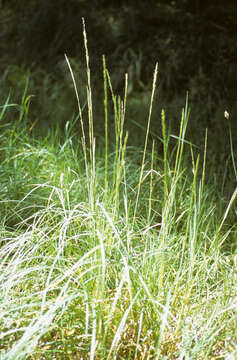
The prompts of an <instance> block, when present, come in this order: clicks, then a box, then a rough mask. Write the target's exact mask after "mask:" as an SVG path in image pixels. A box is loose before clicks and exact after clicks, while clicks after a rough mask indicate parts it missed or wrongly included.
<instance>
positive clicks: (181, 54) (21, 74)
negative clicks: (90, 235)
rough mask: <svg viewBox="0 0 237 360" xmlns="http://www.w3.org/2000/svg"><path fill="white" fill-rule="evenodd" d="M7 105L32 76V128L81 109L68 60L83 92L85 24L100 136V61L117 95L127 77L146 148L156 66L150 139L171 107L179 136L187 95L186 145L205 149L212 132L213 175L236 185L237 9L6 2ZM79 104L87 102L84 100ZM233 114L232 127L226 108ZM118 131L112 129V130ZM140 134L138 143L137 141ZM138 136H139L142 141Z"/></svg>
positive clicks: (132, 119)
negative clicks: (233, 162)
mask: <svg viewBox="0 0 237 360" xmlns="http://www.w3.org/2000/svg"><path fill="white" fill-rule="evenodd" d="M0 4H1V5H0V9H1V10H0V28H1V31H0V40H1V42H0V44H1V45H0V52H1V59H0V70H1V74H2V76H1V84H0V85H1V90H0V95H1V102H2V103H3V102H4V101H5V99H6V95H7V93H6V89H8V91H9V90H10V89H11V94H12V95H11V97H12V98H13V99H14V101H16V99H15V98H17V97H18V98H19V99H20V98H21V95H22V94H21V92H22V89H23V87H24V84H23V83H24V80H25V76H26V75H25V74H27V73H30V85H29V91H31V92H32V93H34V94H35V95H36V97H35V99H34V100H33V102H32V111H31V112H30V113H31V121H32V122H33V121H35V119H36V118H37V119H38V120H37V127H38V129H39V128H41V127H42V128H44V129H45V128H47V127H48V128H49V127H51V128H53V127H54V125H55V123H60V124H62V127H63V125H64V124H65V123H66V121H67V120H68V119H69V117H70V116H72V115H70V113H71V114H72V113H73V112H76V101H75V98H74V94H73V95H72V93H73V88H72V85H71V80H70V76H68V75H67V74H68V73H69V72H68V69H67V67H66V66H65V60H64V53H66V54H67V55H68V57H69V58H70V59H71V61H72V67H73V68H74V70H75V72H76V73H77V76H78V82H79V85H78V86H79V89H80V87H81V88H83V87H84V85H85V83H86V74H85V56H84V46H83V35H82V21H81V19H82V17H84V18H85V21H86V28H87V36H88V47H89V54H90V66H91V71H92V82H93V89H94V99H95V100H94V106H95V109H96V111H95V113H96V114H97V121H96V129H95V130H96V134H97V136H100V135H101V137H103V136H102V135H103V121H104V120H103V72H102V54H105V55H106V60H107V66H108V68H109V71H110V73H111V79H112V83H113V86H114V90H115V92H117V93H119V94H122V91H123V84H124V73H125V72H128V75H129V84H130V85H129V102H128V120H127V127H128V129H129V130H130V137H129V139H130V140H129V141H130V143H131V144H135V145H139V141H141V143H142V142H143V137H144V136H143V135H144V133H145V130H144V129H145V126H146V121H147V113H148V107H149V96H150V92H151V84H152V76H153V71H154V67H155V63H156V62H157V61H158V63H159V81H158V95H157V98H156V99H155V104H154V115H153V118H154V119H153V120H152V121H153V125H152V133H153V135H154V137H156V136H157V137H159V136H161V131H160V125H159V124H160V110H161V108H165V110H166V115H167V122H168V125H169V129H170V132H171V133H175V134H177V132H178V127H179V122H180V113H181V108H182V107H183V106H184V103H185V97H186V92H187V91H188V92H189V105H190V108H191V118H190V124H189V130H188V135H187V136H188V138H189V140H191V141H192V142H194V144H196V145H197V146H199V147H200V149H201V150H200V151H201V152H202V148H203V143H204V136H205V129H206V128H208V159H209V164H210V166H209V168H211V169H212V171H213V169H216V170H215V171H216V174H217V176H223V171H224V170H223V169H224V168H225V167H226V165H227V167H228V171H227V173H226V171H225V176H226V177H227V178H228V179H229V181H231V182H232V181H233V183H234V181H235V174H234V172H233V166H232V165H231V158H230V144H229V125H230V124H231V128H232V135H233V144H234V151H235V152H236V145H237V144H236V138H237V125H236V124H237V121H236V110H237V106H236V99H237V66H236V62H237V3H236V1H228V2H223V1H216V0H215V1H214V0H213V1H212V0H211V1H200V0H179V1H167V0H166V1H165V0H163V1H162V0H156V1H155V0H151V1H141V0H136V1H101V0H100V1H96V0H90V1H86V0H85V1H84V0H67V1H66V0H50V1H49V0H41V1H34V0H27V1H25V0H21V1H18V0H7V1H3V0H2V1H1V2H0ZM82 98H83V95H82ZM225 110H227V111H228V112H229V113H230V120H229V122H228V121H227V120H226V119H225V118H224V111H225ZM111 127H112V124H111ZM134 131H136V136H134V134H135V132H134ZM139 131H141V134H140V135H139Z"/></svg>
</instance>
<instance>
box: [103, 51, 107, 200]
mask: <svg viewBox="0 0 237 360" xmlns="http://www.w3.org/2000/svg"><path fill="white" fill-rule="evenodd" d="M106 72H107V69H106V62H105V56H104V55H103V75H104V114H105V202H107V196H108V94H107V92H108V91H107V74H106Z"/></svg>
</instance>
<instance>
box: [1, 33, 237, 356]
mask: <svg viewBox="0 0 237 360" xmlns="http://www.w3.org/2000/svg"><path fill="white" fill-rule="evenodd" d="M84 40H85V48H86V62H87V79H88V83H87V107H86V109H87V114H86V111H85V109H84V108H83V110H82V105H83V104H82V105H81V104H80V98H79V95H80V94H78V91H77V86H76V81H75V78H74V73H73V71H72V68H71V65H70V61H69V60H68V58H67V57H66V62H67V64H68V66H69V72H70V73H71V76H72V83H73V84H74V88H75V93H76V98H77V102H78V117H77V118H76V120H75V121H67V122H66V126H65V129H64V136H62V135H61V134H60V131H59V130H58V131H55V132H54V133H51V134H48V135H47V136H44V137H41V138H40V137H34V136H32V134H33V130H32V128H30V126H29V123H28V121H27V117H28V115H29V104H30V99H31V98H30V96H28V95H27V94H26V92H27V90H26V91H25V94H24V95H23V97H22V104H21V105H20V106H19V107H18V108H19V114H20V115H19V119H18V121H16V122H14V123H11V122H9V123H7V122H6V121H5V122H4V124H3V125H2V126H1V134H0V138H1V152H0V158H1V170H0V180H1V190H0V212H1V224H0V233H1V238H0V247H1V252H0V298H1V300H0V308H1V311H0V330H1V331H0V358H1V359H2V360H6V359H7V360H10V359H12V360H16V359H90V360H92V359H229V360H230V359H235V358H236V356H237V337H236V320H237V312H236V310H237V297H236V290H237V288H236V280H237V276H236V275H237V273H236V271H237V258H236V250H237V246H236V238H237V227H236V222H235V221H234V220H233V219H234V216H235V209H234V206H235V200H236V196H237V190H234V191H233V194H232V196H231V197H230V199H229V202H228V203H227V204H225V203H224V202H222V201H221V199H220V197H218V196H216V192H217V191H218V190H217V186H214V185H213V186H209V184H208V185H207V184H206V181H205V174H206V167H207V166H208V163H206V153H207V151H208V136H206V138H205V141H204V143H205V147H204V149H203V154H202V159H203V161H202V163H201V161H200V156H199V154H198V153H197V149H196V148H195V146H194V145H192V144H191V143H190V142H189V141H188V140H187V139H186V136H185V134H186V128H187V126H188V120H189V115H190V114H189V109H188V99H187V101H186V104H185V107H184V109H183V110H182V113H181V120H180V130H179V134H177V135H176V136H173V139H175V141H176V144H175V145H174V146H172V147H170V139H171V136H172V135H171V134H170V133H169V130H168V128H167V126H166V117H165V111H162V113H161V127H162V134H160V140H159V141H160V143H161V144H162V151H160V150H159V151H158V150H157V149H160V147H158V145H157V142H155V141H153V143H152V145H151V146H150V144H149V131H150V124H151V120H152V105H153V98H154V93H155V89H156V82H157V74H158V66H157V65H156V67H155V71H154V79H153V86H152V91H151V101H150V106H149V109H148V121H147V130H146V133H145V135H144V139H145V141H144V147H143V150H142V151H141V150H139V149H136V148H134V147H130V146H128V145H127V141H128V137H131V136H132V134H128V133H127V132H126V131H125V126H124V124H125V122H126V103H127V88H128V80H127V77H125V86H124V95H123V97H122V98H120V97H117V96H116V95H115V94H114V92H113V87H112V84H111V81H110V76H109V73H108V70H107V68H106V62H105V59H103V66H104V73H103V74H104V118H105V135H104V139H103V146H102V145H101V143H100V142H99V140H98V144H97V139H95V137H94V122H95V121H96V120H95V119H94V118H96V115H95V114H94V113H93V106H92V99H93V96H92V90H91V82H90V67H89V55H88V50H87V40H86V32H85V27H84ZM109 99H111V101H112V104H113V114H112V115H111V114H110V113H109V112H108V109H109V106H108V102H109V101H110V100H109ZM14 106H15V105H14V104H10V100H9V99H8V100H7V102H6V103H5V105H4V106H2V112H1V119H5V117H7V116H9V114H7V110H8V109H9V108H11V107H14ZM109 116H113V118H114V126H113V127H114V141H113V143H111V136H110V135H111V134H110V126H109V122H108V117H109ZM85 117H86V121H87V123H88V124H89V125H88V126H87V127H86V126H85ZM9 121H10V119H9ZM78 122H79V124H80V132H81V137H80V136H79V135H78V131H77V128H76V127H75V123H76V124H77V126H78ZM87 128H88V133H87V130H86V129H87ZM232 158H233V159H234V154H232Z"/></svg>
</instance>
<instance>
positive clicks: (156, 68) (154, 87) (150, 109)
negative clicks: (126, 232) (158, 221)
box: [132, 63, 158, 226]
mask: <svg viewBox="0 0 237 360" xmlns="http://www.w3.org/2000/svg"><path fill="white" fill-rule="evenodd" d="M157 75H158V63H157V64H156V66H155V71H154V75H153V85H152V93H151V101H150V107H149V115H148V121H147V129H146V137H145V143H144V149H143V156H142V164H141V171H140V177H139V182H138V189H137V196H136V202H135V207H134V213H133V221H132V224H133V226H134V224H135V220H136V215H137V206H138V200H139V196H140V191H141V183H142V178H143V173H144V166H145V158H146V150H147V143H148V135H149V131H150V124H151V114H152V105H153V100H154V95H155V89H156V82H157Z"/></svg>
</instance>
